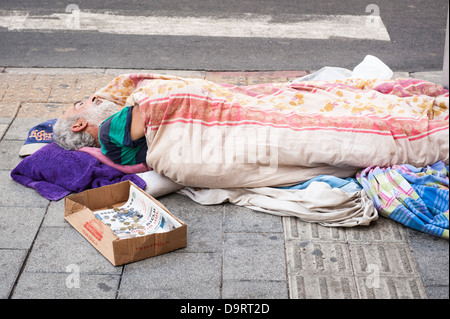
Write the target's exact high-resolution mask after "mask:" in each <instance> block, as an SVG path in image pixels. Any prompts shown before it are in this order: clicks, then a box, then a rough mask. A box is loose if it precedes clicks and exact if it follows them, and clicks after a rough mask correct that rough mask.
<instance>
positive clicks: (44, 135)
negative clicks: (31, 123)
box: [19, 119, 57, 156]
mask: <svg viewBox="0 0 450 319" xmlns="http://www.w3.org/2000/svg"><path fill="white" fill-rule="evenodd" d="M56 120H57V119H51V120H48V121H45V122H43V123H41V124H39V125H36V126H35V127H33V128H32V129H30V130H29V131H28V138H27V140H26V141H25V143H24V145H23V146H22V147H21V148H20V151H19V156H28V155H31V154H33V153H34V152H36V151H37V150H38V149H40V148H41V147H43V146H45V145H47V144H48V143H51V142H53V125H55V123H56Z"/></svg>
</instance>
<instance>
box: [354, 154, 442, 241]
mask: <svg viewBox="0 0 450 319" xmlns="http://www.w3.org/2000/svg"><path fill="white" fill-rule="evenodd" d="M356 177H357V179H358V182H359V183H360V184H361V185H362V186H363V188H364V190H365V191H366V193H367V195H368V196H369V198H371V199H372V201H373V203H374V205H375V207H376V209H377V210H378V211H379V213H380V214H381V215H382V216H384V217H387V218H391V219H393V220H395V221H398V222H400V223H402V224H403V225H405V226H408V227H411V228H413V229H416V230H418V231H421V232H424V233H427V234H431V235H434V236H437V237H442V238H446V239H448V238H449V216H448V215H449V166H448V165H447V166H446V165H445V164H444V163H443V162H442V161H440V162H437V163H436V164H434V165H431V166H427V167H423V168H416V167H414V166H412V165H408V164H404V165H394V166H392V167H387V168H380V167H368V168H366V169H365V170H363V171H361V172H359V173H358V174H357V175H356Z"/></svg>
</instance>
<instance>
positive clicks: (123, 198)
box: [64, 181, 187, 266]
mask: <svg viewBox="0 0 450 319" xmlns="http://www.w3.org/2000/svg"><path fill="white" fill-rule="evenodd" d="M131 185H134V186H135V187H136V188H138V187H137V186H136V185H135V184H133V183H132V182H130V181H125V182H120V183H117V184H113V185H109V186H103V187H99V188H95V189H90V190H87V191H84V192H82V193H79V194H75V195H71V196H68V197H66V199H65V214H64V218H65V219H66V220H67V221H68V222H69V223H70V224H71V225H72V226H73V227H74V228H75V229H76V230H77V231H78V232H79V233H80V234H81V235H83V237H84V238H86V239H87V240H88V241H89V242H90V243H91V244H92V245H93V246H94V247H95V248H96V249H97V250H98V251H99V252H100V253H101V254H102V255H103V256H104V257H105V258H106V259H108V260H109V261H110V262H111V263H112V264H113V265H114V266H119V265H123V264H126V263H130V262H133V261H137V260H141V259H145V258H149V257H153V256H156V255H160V254H164V253H167V252H170V251H173V250H175V249H178V248H182V247H186V246H187V225H186V224H185V223H184V222H182V221H181V220H179V219H178V218H176V217H175V216H173V215H172V214H171V213H170V212H169V211H168V210H167V208H166V207H164V205H162V204H161V203H160V202H159V201H157V200H156V199H154V198H153V197H151V196H150V195H148V194H146V193H145V192H144V191H143V190H141V189H139V188H138V189H139V191H140V192H142V193H143V194H145V196H147V197H148V198H150V199H151V200H152V201H153V202H154V203H156V204H157V205H158V206H159V207H161V208H162V209H163V210H164V211H165V212H167V213H168V214H169V215H170V216H171V217H173V218H174V219H175V220H176V221H178V222H179V223H180V224H181V226H179V227H178V228H175V229H173V230H170V231H168V232H164V233H153V234H149V235H145V236H139V237H133V238H126V239H119V237H118V236H117V235H116V234H114V232H113V231H112V230H111V228H110V227H109V226H108V225H106V224H104V223H103V222H102V221H101V220H99V219H98V218H96V216H95V211H97V210H101V209H105V208H108V207H110V208H111V207H119V206H121V205H123V204H124V203H126V202H127V200H128V198H129V195H130V187H131Z"/></svg>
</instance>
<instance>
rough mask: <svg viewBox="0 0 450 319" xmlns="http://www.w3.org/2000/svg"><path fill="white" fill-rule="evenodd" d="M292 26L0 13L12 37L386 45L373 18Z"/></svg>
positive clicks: (263, 21) (264, 21)
mask: <svg viewBox="0 0 450 319" xmlns="http://www.w3.org/2000/svg"><path fill="white" fill-rule="evenodd" d="M299 20H300V21H297V22H286V23H279V22H272V17H271V16H266V15H265V16H261V15H253V14H248V16H247V18H245V19H237V18H214V17H158V16H124V15H120V14H117V13H92V12H85V11H73V12H72V13H54V14H51V15H39V16H32V15H30V12H27V11H0V27H3V28H7V29H8V30H11V31H22V30H35V31H40V32H47V31H55V30H74V31H98V32H102V33H110V34H134V35H171V36H205V37H244V38H247V37H252V38H288V39H330V38H334V37H339V38H353V39H369V40H379V41H390V37H389V33H388V32H387V30H386V27H385V25H384V23H383V21H382V20H381V17H380V16H378V15H370V16H369V15H361V16H353V15H331V16H325V15H300V16H299Z"/></svg>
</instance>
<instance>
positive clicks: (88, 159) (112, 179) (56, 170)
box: [11, 143, 146, 201]
mask: <svg viewBox="0 0 450 319" xmlns="http://www.w3.org/2000/svg"><path fill="white" fill-rule="evenodd" d="M11 178H12V179H13V180H15V181H16V182H18V183H20V184H22V185H24V186H26V187H31V188H34V189H35V190H36V191H38V192H39V194H41V195H42V196H44V197H45V198H47V199H49V200H54V201H56V200H59V199H61V198H63V197H65V196H67V195H68V194H70V193H71V192H76V193H79V192H81V191H84V190H86V189H90V188H97V187H101V186H105V185H110V184H114V183H118V182H121V181H125V180H130V181H132V182H133V183H135V184H136V185H137V186H139V187H140V188H144V187H145V186H146V183H145V182H144V180H143V179H142V178H140V177H139V176H137V175H135V174H124V173H122V172H120V171H119V170H117V169H115V168H113V167H111V166H108V165H105V164H103V163H101V162H100V161H99V160H98V159H96V158H95V157H94V156H92V155H90V154H87V153H84V152H77V151H68V150H65V149H63V148H61V147H59V146H58V145H56V144H55V143H50V144H48V145H46V146H44V147H42V148H41V149H40V150H38V151H36V152H35V153H33V154H32V155H30V156H28V157H26V158H25V159H23V160H22V161H21V162H20V163H19V165H17V166H16V168H14V169H13V170H12V172H11Z"/></svg>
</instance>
